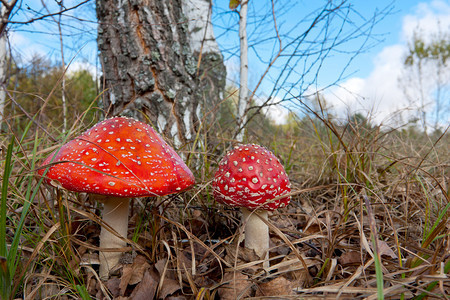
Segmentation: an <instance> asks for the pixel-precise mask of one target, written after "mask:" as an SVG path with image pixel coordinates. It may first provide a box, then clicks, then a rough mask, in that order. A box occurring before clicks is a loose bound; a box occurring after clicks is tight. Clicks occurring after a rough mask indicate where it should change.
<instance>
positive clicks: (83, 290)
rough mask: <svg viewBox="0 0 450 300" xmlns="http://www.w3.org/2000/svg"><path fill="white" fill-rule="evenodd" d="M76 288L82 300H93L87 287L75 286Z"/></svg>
mask: <svg viewBox="0 0 450 300" xmlns="http://www.w3.org/2000/svg"><path fill="white" fill-rule="evenodd" d="M75 288H76V289H77V292H78V294H79V295H80V297H81V299H83V300H91V299H92V298H91V296H89V293H88V291H87V290H86V287H85V286H84V285H79V284H77V285H76V286H75Z"/></svg>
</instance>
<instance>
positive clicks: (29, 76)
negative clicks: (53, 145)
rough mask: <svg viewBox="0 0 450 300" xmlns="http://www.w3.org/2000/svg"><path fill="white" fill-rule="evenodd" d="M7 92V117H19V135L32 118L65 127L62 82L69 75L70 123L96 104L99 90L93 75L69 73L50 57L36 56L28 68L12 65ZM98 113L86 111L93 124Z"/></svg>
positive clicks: (83, 71) (85, 71) (76, 72)
mask: <svg viewBox="0 0 450 300" xmlns="http://www.w3.org/2000/svg"><path fill="white" fill-rule="evenodd" d="M11 74H12V76H11V78H10V81H9V85H8V89H9V90H10V95H11V97H12V99H11V101H10V102H8V103H7V106H6V116H8V117H9V118H13V117H14V118H16V122H15V124H16V127H15V128H13V130H15V132H16V133H18V134H20V132H22V131H23V130H24V127H25V126H26V125H27V124H28V121H29V119H30V117H31V116H34V115H37V119H36V120H37V121H38V122H40V123H43V124H51V125H52V126H54V127H56V128H60V127H61V126H62V124H63V119H62V115H61V111H62V87H61V80H62V78H63V76H66V92H65V95H66V101H67V106H68V114H67V116H68V124H69V126H70V125H71V124H73V122H74V121H75V120H76V118H77V117H79V116H80V115H81V114H82V113H83V112H85V111H86V110H87V108H88V107H89V105H91V103H92V101H94V99H95V97H96V94H97V91H96V84H95V80H94V78H93V76H92V75H91V74H90V73H89V72H88V71H87V70H78V71H75V72H73V73H66V71H65V70H63V69H62V68H61V67H60V66H59V65H57V64H55V63H52V62H51V61H50V60H49V59H48V58H45V57H42V56H34V57H33V58H32V59H31V61H30V62H29V64H28V65H23V66H18V65H15V66H13V70H12V71H11ZM94 113H95V111H93V110H89V111H87V114H88V118H87V119H88V120H89V121H92V119H93V118H94Z"/></svg>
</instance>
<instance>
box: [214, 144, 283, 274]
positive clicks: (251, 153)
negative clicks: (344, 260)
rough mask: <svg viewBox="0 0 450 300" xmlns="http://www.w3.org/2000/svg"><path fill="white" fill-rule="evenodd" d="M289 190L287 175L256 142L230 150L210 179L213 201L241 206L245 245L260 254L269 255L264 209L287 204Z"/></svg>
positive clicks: (276, 160) (270, 153) (276, 161)
mask: <svg viewBox="0 0 450 300" xmlns="http://www.w3.org/2000/svg"><path fill="white" fill-rule="evenodd" d="M290 191H291V188H290V182H289V178H288V175H287V174H286V171H285V170H284V168H283V166H282V165H281V163H280V162H279V160H278V159H277V158H276V157H275V155H273V153H272V152H270V151H269V150H267V149H266V148H264V147H261V146H258V145H242V146H239V147H236V148H234V149H233V150H231V151H229V152H228V153H227V154H226V155H225V157H224V158H223V159H222V160H221V161H220V163H219V169H218V171H217V172H216V174H215V176H214V180H213V193H214V198H215V199H216V201H218V202H220V203H223V204H227V205H229V206H235V207H240V208H241V211H242V221H243V223H244V224H245V247H246V248H249V249H254V250H255V253H256V254H257V255H258V256H259V257H268V249H269V228H268V227H267V225H266V224H265V223H264V222H263V221H262V220H261V218H263V219H266V220H267V211H273V210H275V209H277V208H279V207H285V206H286V205H288V204H289V201H290V200H291V197H290V196H289V195H287V194H289V193H290ZM283 195H287V196H286V197H282V196H283ZM258 215H259V216H260V217H261V218H260V217H258ZM265 266H268V263H266V264H265Z"/></svg>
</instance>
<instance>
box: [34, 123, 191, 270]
mask: <svg viewBox="0 0 450 300" xmlns="http://www.w3.org/2000/svg"><path fill="white" fill-rule="evenodd" d="M47 167H48V171H47V173H46V174H45V181H46V182H47V183H50V184H52V185H54V186H58V187H63V188H65V189H67V190H70V191H76V192H84V193H89V194H95V195H103V196H101V197H99V196H96V198H97V199H100V198H101V200H102V202H103V203H104V209H103V222H104V223H106V224H108V225H109V226H110V227H111V228H113V229H114V230H115V231H116V232H117V233H118V234H119V236H121V237H123V238H126V237H127V231H128V205H129V198H130V197H145V196H164V195H168V194H173V193H178V192H181V191H183V190H186V189H188V188H189V187H191V186H192V185H193V184H194V182H195V181H194V176H193V175H192V172H191V171H190V170H189V168H188V167H187V166H186V165H185V163H184V162H183V160H182V159H181V158H180V157H179V156H178V154H177V153H176V152H175V151H174V150H173V149H172V148H171V147H170V146H169V145H168V144H167V143H166V142H165V141H164V140H163V139H162V138H161V137H160V136H159V135H158V133H157V132H156V131H155V130H154V129H153V128H152V127H150V126H149V125H147V124H145V123H142V122H139V121H136V120H134V119H130V118H125V117H115V118H111V119H107V120H105V121H103V122H100V123H98V124H96V125H95V126H94V127H92V128H91V129H89V130H87V131H86V132H85V133H83V134H82V135H81V136H79V137H77V138H75V139H73V140H71V141H70V142H68V143H67V144H65V145H63V146H62V147H61V148H60V149H59V150H57V151H55V152H53V153H52V154H50V155H49V156H48V157H47V159H46V160H45V161H44V162H43V165H42V167H41V169H40V170H39V171H38V173H39V174H40V175H41V176H42V175H44V171H45V169H46V168H47ZM125 246H126V242H125V241H124V240H123V239H122V238H119V237H117V236H116V235H115V234H113V233H111V232H110V231H109V230H107V229H106V228H104V227H103V226H102V229H101V233H100V247H101V248H123V247H125ZM120 255H121V254H120V252H100V272H99V273H100V278H102V279H107V278H108V276H109V271H110V270H111V269H112V268H113V267H115V266H116V265H117V264H118V262H119V258H120Z"/></svg>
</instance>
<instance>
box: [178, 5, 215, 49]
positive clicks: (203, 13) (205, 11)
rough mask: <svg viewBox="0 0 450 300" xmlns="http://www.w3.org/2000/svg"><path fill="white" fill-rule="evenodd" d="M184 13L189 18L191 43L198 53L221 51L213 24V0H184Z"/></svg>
mask: <svg viewBox="0 0 450 300" xmlns="http://www.w3.org/2000/svg"><path fill="white" fill-rule="evenodd" d="M182 4H183V13H184V15H185V16H186V18H187V19H188V30H189V44H190V46H191V49H192V50H193V51H196V52H198V53H200V52H202V53H208V52H215V53H220V50H219V46H218V45H217V42H216V38H215V36H214V31H213V27H212V24H211V1H208V0H182Z"/></svg>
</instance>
